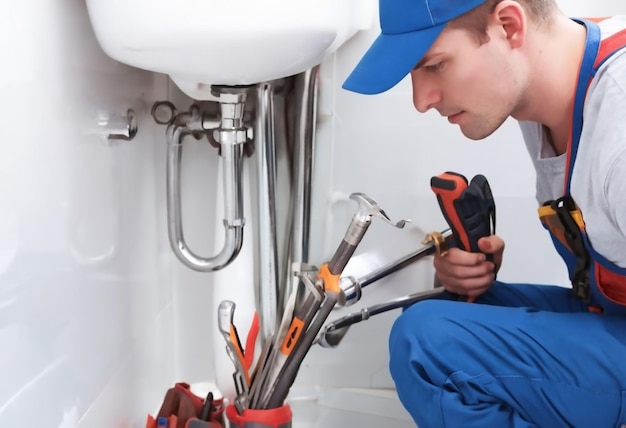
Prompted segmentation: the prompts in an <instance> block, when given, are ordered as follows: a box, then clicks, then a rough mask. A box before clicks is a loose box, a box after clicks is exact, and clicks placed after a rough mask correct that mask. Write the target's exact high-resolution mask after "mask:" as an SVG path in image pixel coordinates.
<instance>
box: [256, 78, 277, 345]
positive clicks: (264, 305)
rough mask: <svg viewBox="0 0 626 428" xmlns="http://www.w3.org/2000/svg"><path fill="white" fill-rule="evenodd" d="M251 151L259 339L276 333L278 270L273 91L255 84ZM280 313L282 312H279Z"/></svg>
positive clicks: (267, 86)
mask: <svg viewBox="0 0 626 428" xmlns="http://www.w3.org/2000/svg"><path fill="white" fill-rule="evenodd" d="M256 100H257V103H256V120H255V132H254V135H255V150H256V155H257V169H258V170H257V175H258V176H257V197H258V202H257V203H258V230H257V237H258V242H257V248H258V257H259V267H258V271H259V281H260V284H259V288H258V292H257V296H256V299H257V308H258V311H259V320H260V330H261V334H263V337H269V336H270V335H271V334H273V333H274V332H275V331H276V327H277V325H278V319H279V310H280V309H279V305H278V296H279V292H280V291H279V268H278V244H277V237H278V233H277V229H276V141H275V138H276V135H275V129H274V123H275V122H274V119H275V117H274V88H273V86H272V85H271V84H270V83H261V84H259V85H257V99H256ZM281 313H282V311H281Z"/></svg>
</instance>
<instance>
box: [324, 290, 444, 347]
mask: <svg viewBox="0 0 626 428" xmlns="http://www.w3.org/2000/svg"><path fill="white" fill-rule="evenodd" d="M444 293H445V289H444V288H443V287H439V288H435V289H432V290H427V291H422V292H420V293H414V294H410V295H408V296H405V297H398V298H396V299H393V300H390V301H388V302H385V303H379V304H377V305H372V306H369V307H367V308H363V309H361V310H360V311H357V312H353V313H351V314H348V315H346V316H344V317H341V318H339V319H337V320H335V321H333V322H331V323H330V324H327V325H326V326H324V329H323V330H322V331H321V332H320V334H319V336H318V337H317V338H316V339H315V342H314V343H317V344H319V345H320V346H322V347H323V348H336V347H337V346H338V345H339V343H340V342H341V340H342V339H343V338H344V336H345V335H346V333H347V332H348V329H349V328H350V326H351V325H353V324H356V323H359V322H361V321H365V320H367V319H369V318H370V317H372V316H374V315H378V314H382V313H383V312H387V311H391V310H394V309H399V308H404V307H407V306H410V305H412V304H413V303H417V302H421V301H422V300H427V299H436V298H439V297H441V296H442V295H443V294H444Z"/></svg>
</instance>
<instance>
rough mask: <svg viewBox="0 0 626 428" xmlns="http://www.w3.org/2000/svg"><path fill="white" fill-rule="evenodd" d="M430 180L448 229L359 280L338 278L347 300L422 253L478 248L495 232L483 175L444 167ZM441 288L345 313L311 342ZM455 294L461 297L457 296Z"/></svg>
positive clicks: (336, 337)
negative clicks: (464, 173)
mask: <svg viewBox="0 0 626 428" xmlns="http://www.w3.org/2000/svg"><path fill="white" fill-rule="evenodd" d="M430 184H431V188H432V190H433V192H435V194H436V195H437V201H438V203H439V207H440V208H441V211H442V213H443V215H444V217H445V219H446V221H447V223H448V225H449V226H450V229H448V230H445V231H443V232H441V233H439V232H431V233H429V234H428V235H427V236H426V239H425V240H424V242H423V243H424V244H427V245H426V246H425V247H423V248H421V249H419V250H417V251H416V252H414V253H412V254H410V255H408V256H406V257H404V258H402V259H400V260H398V261H396V262H394V263H391V264H390V265H388V266H385V267H383V268H382V269H379V270H377V271H375V272H373V273H372V274H370V275H368V276H367V277H364V278H362V279H359V280H356V279H354V278H350V279H344V278H342V281H343V284H342V289H343V290H344V294H345V295H346V301H347V302H350V301H351V300H355V299H356V300H358V299H359V298H360V294H361V287H364V286H365V285H367V284H369V283H371V282H373V281H376V280H378V279H380V278H383V277H384V276H386V275H389V274H390V273H392V272H395V271H396V270H398V269H401V268H403V267H404V266H406V265H408V264H410V263H412V262H413V261H416V260H418V259H420V258H422V257H424V256H426V255H430V254H437V255H443V254H445V253H446V251H447V249H448V248H451V247H458V248H461V249H463V250H466V251H474V252H477V251H480V249H479V248H478V240H479V239H480V238H482V237H484V236H488V235H491V234H493V233H495V228H496V216H495V213H496V207H495V202H494V199H493V194H492V192H491V187H490V186H489V182H488V181H487V179H486V178H485V176H483V175H480V174H479V175H476V176H475V177H474V178H473V179H472V180H471V181H470V182H469V184H468V181H467V178H465V177H464V176H463V175H461V174H458V173H456V172H450V171H448V172H444V173H443V174H440V175H438V176H436V177H432V178H431V183H430ZM490 256H491V255H490V254H489V255H487V259H488V260H490ZM363 284H365V285H363ZM443 291H444V289H443V288H437V289H435V290H429V291H426V292H424V293H417V294H412V295H409V296H407V297H402V298H398V299H395V300H391V301H389V302H386V303H382V304H378V305H374V306H371V307H369V308H365V309H362V310H361V311H359V312H355V313H353V314H349V315H347V316H345V317H343V318H340V319H338V320H336V321H333V322H332V323H330V324H328V325H327V326H325V327H324V330H323V331H322V333H321V334H320V336H319V337H318V338H317V339H316V341H315V343H317V344H319V345H321V346H323V347H326V348H334V347H336V346H337V345H339V343H340V342H341V340H342V339H343V337H344V336H345V335H346V333H347V332H348V328H349V326H350V325H352V324H355V323H357V322H361V321H363V320H366V319H369V318H370V317H371V316H374V315H376V314H379V313H382V312H386V311H389V310H392V309H397V308H399V307H403V306H408V305H409V304H413V303H415V302H418V301H421V300H424V299H427V298H432V297H433V296H435V297H438V296H440V294H441V293H442V292H443ZM431 293H432V296H431ZM459 298H462V297H461V296H459ZM467 301H469V302H471V301H473V299H467Z"/></svg>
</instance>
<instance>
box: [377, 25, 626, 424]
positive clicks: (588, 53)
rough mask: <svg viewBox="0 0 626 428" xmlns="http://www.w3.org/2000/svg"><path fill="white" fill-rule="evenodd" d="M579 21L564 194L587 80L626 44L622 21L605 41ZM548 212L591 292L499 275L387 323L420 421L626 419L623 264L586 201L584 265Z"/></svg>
mask: <svg viewBox="0 0 626 428" xmlns="http://www.w3.org/2000/svg"><path fill="white" fill-rule="evenodd" d="M581 23H583V24H584V25H585V26H586V27H587V45H586V50H585V56H584V59H583V63H582V65H581V71H580V75H579V79H578V88H577V93H576V100H575V106H574V115H573V119H572V137H571V141H570V147H569V150H568V153H569V154H568V157H569V158H568V168H569V171H568V173H567V175H566V182H565V195H564V196H569V183H570V177H571V171H572V168H573V165H574V161H575V158H576V151H577V148H578V142H579V138H580V134H581V129H582V107H583V103H584V98H585V95H586V91H587V87H588V84H589V82H590V80H591V78H592V77H593V76H594V75H595V72H596V70H597V68H598V67H599V66H600V65H601V63H602V62H603V61H604V60H605V59H606V57H607V56H609V55H610V54H611V53H612V52H613V51H615V50H616V49H617V48H618V47H621V46H624V45H626V41H624V37H623V36H624V34H623V33H620V34H621V36H620V37H621V42H620V43H616V42H615V40H616V39H615V37H612V38H609V39H605V41H603V42H602V48H601V49H600V48H599V45H600V29H599V27H598V26H597V25H596V24H595V23H593V22H590V21H581ZM611 39H613V40H612V41H611V42H609V43H605V42H608V41H610V40H611ZM540 216H541V219H542V222H543V223H544V226H545V227H546V228H548V230H550V232H551V234H552V236H553V241H554V243H555V246H556V248H557V250H558V251H559V253H560V254H561V255H562V257H563V259H564V261H565V262H566V263H567V265H568V268H569V270H570V277H571V278H572V280H573V281H574V279H580V277H582V278H583V279H584V280H585V281H586V284H582V285H581V287H582V288H581V289H582V290H583V291H586V292H583V293H579V295H582V296H583V297H584V298H582V299H581V298H579V297H576V296H574V294H573V293H572V290H570V289H568V288H564V287H558V286H547V285H531V284H505V283H501V282H495V283H494V285H493V286H492V287H491V288H490V289H489V290H488V291H487V292H486V293H485V294H483V295H482V296H480V297H479V298H477V299H476V301H475V303H465V302H460V301H458V300H453V299H452V298H451V299H450V300H427V301H423V302H420V303H417V304H415V305H413V306H411V307H409V308H407V309H406V310H405V311H404V312H403V314H402V315H401V316H400V317H399V318H398V319H397V320H396V322H395V323H394V326H393V328H392V331H391V334H390V338H389V352H390V363H389V367H390V372H391V375H392V378H393V380H394V382H395V385H396V389H397V393H398V396H399V397H400V400H401V402H402V404H403V405H404V407H405V408H406V409H407V410H408V412H409V413H410V414H411V416H412V417H413V419H414V420H415V422H416V424H418V425H419V427H420V428H432V427H452V428H457V427H458V428H471V427H480V428H485V427H496V428H505V427H516V428H521V427H542V428H558V427H576V428H596V427H598V428H602V427H619V426H621V425H622V424H626V269H621V268H619V267H617V266H615V265H613V264H611V263H610V262H608V261H607V260H606V259H605V258H604V257H602V256H601V255H600V254H598V253H596V252H595V251H594V250H593V248H591V246H590V245H589V241H588V239H587V236H586V234H585V232H584V223H583V222H582V215H581V214H580V213H579V212H578V213H574V215H573V216H572V217H573V218H575V219H576V220H577V221H578V224H579V225H581V227H580V228H579V229H578V231H579V232H580V236H581V237H582V241H583V243H584V250H586V254H587V255H588V257H589V260H588V261H587V264H586V265H585V268H586V270H585V272H584V274H583V275H582V276H581V275H580V273H581V272H580V269H578V270H577V268H579V267H580V264H577V262H578V261H579V260H580V259H579V258H578V257H576V255H575V254H573V252H572V249H571V248H570V247H569V246H568V241H567V240H566V239H564V238H563V231H562V230H561V231H559V230H555V229H558V227H556V228H553V227H552V226H553V224H552V223H555V221H554V220H555V218H556V217H555V211H553V210H551V207H550V206H546V207H542V208H540ZM556 223H558V222H556ZM575 273H576V275H574V274H575ZM575 276H576V278H575ZM605 281H606V282H608V283H609V285H611V287H605V286H604V285H605V284H604V282H605ZM616 285H621V294H623V296H621V294H620V287H618V286H616ZM585 286H588V288H586V289H585ZM616 290H617V292H616ZM605 293H606V294H605ZM622 297H624V298H623V299H622Z"/></svg>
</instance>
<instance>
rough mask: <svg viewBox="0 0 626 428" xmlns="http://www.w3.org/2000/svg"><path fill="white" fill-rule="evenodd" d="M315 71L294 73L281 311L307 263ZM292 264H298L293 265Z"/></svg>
mask: <svg viewBox="0 0 626 428" xmlns="http://www.w3.org/2000/svg"><path fill="white" fill-rule="evenodd" d="M319 73H320V66H319V65H317V66H315V67H313V68H310V69H309V70H307V71H305V72H304V73H301V74H300V75H298V76H296V84H297V90H298V91H300V92H299V96H298V97H296V99H297V100H298V105H297V108H295V109H294V110H295V111H296V117H295V126H294V128H295V133H294V134H295V135H294V145H293V156H292V163H291V165H292V172H291V176H292V188H291V189H292V190H291V201H290V209H289V222H290V224H289V228H288V231H289V233H288V236H289V241H288V242H287V251H286V252H285V254H286V257H287V261H286V263H285V270H284V272H283V277H282V278H281V279H282V289H281V295H280V296H279V299H278V305H279V311H280V312H281V313H282V311H283V310H284V307H285V302H286V301H287V299H288V297H289V296H290V295H291V292H292V290H294V289H298V290H299V291H300V292H299V298H298V301H300V300H301V297H302V296H301V295H302V294H303V292H304V285H303V284H302V282H301V280H300V277H299V276H298V275H294V273H295V272H294V271H298V272H300V271H303V270H304V266H305V265H306V264H308V263H309V249H310V242H309V240H310V228H311V193H312V185H313V159H314V151H315V150H314V149H315V138H316V124H317V102H318V97H319ZM294 263H296V264H299V265H300V266H296V267H294Z"/></svg>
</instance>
